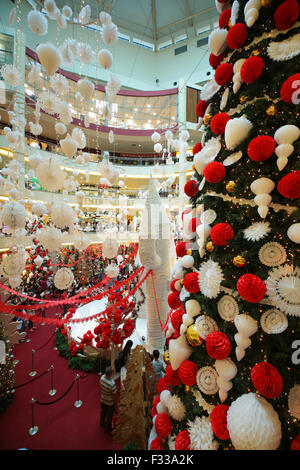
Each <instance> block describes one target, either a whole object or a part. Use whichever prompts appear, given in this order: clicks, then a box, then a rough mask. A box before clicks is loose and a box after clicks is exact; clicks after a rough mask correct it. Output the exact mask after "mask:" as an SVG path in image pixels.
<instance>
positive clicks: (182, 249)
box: [176, 242, 188, 258]
mask: <svg viewBox="0 0 300 470" xmlns="http://www.w3.org/2000/svg"><path fill="white" fill-rule="evenodd" d="M187 250H188V248H187V245H186V243H185V242H180V243H177V245H176V255H177V256H178V258H182V257H183V256H185V255H186V254H187Z"/></svg>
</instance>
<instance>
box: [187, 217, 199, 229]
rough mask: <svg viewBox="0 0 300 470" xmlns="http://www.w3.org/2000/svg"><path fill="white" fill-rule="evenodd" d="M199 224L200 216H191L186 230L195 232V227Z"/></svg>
mask: <svg viewBox="0 0 300 470" xmlns="http://www.w3.org/2000/svg"><path fill="white" fill-rule="evenodd" d="M200 224H201V220H200V218H199V217H193V218H192V219H191V220H189V223H188V231H189V232H196V228H197V227H198V225H200Z"/></svg>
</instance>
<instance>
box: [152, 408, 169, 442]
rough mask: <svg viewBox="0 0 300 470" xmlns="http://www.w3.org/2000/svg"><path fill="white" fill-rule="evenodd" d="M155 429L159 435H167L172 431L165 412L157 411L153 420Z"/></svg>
mask: <svg viewBox="0 0 300 470" xmlns="http://www.w3.org/2000/svg"><path fill="white" fill-rule="evenodd" d="M155 430H156V432H157V434H158V436H159V437H167V436H168V435H169V434H171V432H172V421H171V418H170V416H169V415H168V414H167V413H158V415H157V417H156V420H155Z"/></svg>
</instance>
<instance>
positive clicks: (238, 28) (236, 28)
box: [226, 23, 248, 49]
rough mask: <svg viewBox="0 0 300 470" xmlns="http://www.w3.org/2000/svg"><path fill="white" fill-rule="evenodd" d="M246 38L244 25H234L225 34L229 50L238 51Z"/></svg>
mask: <svg viewBox="0 0 300 470" xmlns="http://www.w3.org/2000/svg"><path fill="white" fill-rule="evenodd" d="M247 38H248V30H247V27H246V25H245V24H244V23H236V24H235V25H233V26H231V28H230V29H229V31H228V33H227V38H226V40H227V44H228V46H229V47H230V49H239V48H240V47H241V46H242V45H243V44H244V43H245V42H246V41H247Z"/></svg>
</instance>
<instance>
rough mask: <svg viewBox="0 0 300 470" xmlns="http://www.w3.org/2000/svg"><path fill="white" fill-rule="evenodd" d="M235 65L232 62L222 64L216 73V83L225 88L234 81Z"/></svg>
mask: <svg viewBox="0 0 300 470" xmlns="http://www.w3.org/2000/svg"><path fill="white" fill-rule="evenodd" d="M232 77H233V65H232V64H231V63H230V62H225V63H224V64H220V65H219V66H218V67H217V70H216V71H215V81H216V83H217V84H218V85H220V86H224V85H227V84H228V83H230V82H231V81H232Z"/></svg>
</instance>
